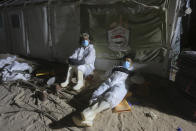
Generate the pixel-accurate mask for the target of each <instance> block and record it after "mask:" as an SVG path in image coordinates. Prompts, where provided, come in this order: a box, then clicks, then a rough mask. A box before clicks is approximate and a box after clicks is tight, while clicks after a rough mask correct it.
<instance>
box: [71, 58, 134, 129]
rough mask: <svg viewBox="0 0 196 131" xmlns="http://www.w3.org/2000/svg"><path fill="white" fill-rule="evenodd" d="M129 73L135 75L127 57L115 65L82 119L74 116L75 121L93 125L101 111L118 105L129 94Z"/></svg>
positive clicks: (82, 114)
mask: <svg viewBox="0 0 196 131" xmlns="http://www.w3.org/2000/svg"><path fill="white" fill-rule="evenodd" d="M129 75H130V76H132V75H133V64H132V60H131V59H130V58H126V60H125V61H124V62H123V65H122V66H117V67H114V68H113V70H112V73H111V75H110V77H109V78H108V79H107V80H106V81H105V82H104V83H102V84H101V85H100V86H99V88H98V89H97V90H95V91H94V93H93V95H92V97H91V99H90V101H89V104H90V107H88V108H86V109H85V110H83V111H82V112H81V119H79V118H77V117H72V119H73V122H74V123H75V124H76V125H78V126H92V125H93V120H94V119H95V117H96V115H97V114H98V113H99V112H101V111H103V110H106V109H110V108H113V107H115V106H117V105H118V104H119V103H120V102H121V101H122V100H123V99H124V97H125V96H126V94H127V89H126V84H125V81H126V79H127V78H128V76H129Z"/></svg>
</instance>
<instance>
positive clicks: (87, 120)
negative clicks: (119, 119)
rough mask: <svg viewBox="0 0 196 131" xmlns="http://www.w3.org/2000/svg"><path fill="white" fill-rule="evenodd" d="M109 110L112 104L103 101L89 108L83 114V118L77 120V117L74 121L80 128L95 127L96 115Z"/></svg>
mask: <svg viewBox="0 0 196 131" xmlns="http://www.w3.org/2000/svg"><path fill="white" fill-rule="evenodd" d="M108 108H110V104H109V103H108V102H106V101H102V102H101V103H96V104H94V105H93V106H91V107H88V108H86V109H85V110H84V111H82V112H81V117H82V118H80V119H79V118H78V119H76V117H75V118H73V121H74V123H75V124H76V125H78V126H93V120H94V119H95V117H96V115H97V114H98V113H100V112H101V111H103V110H105V109H108Z"/></svg>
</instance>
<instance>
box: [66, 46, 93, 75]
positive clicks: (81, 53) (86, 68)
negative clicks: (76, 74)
mask: <svg viewBox="0 0 196 131" xmlns="http://www.w3.org/2000/svg"><path fill="white" fill-rule="evenodd" d="M69 58H71V59H76V60H82V59H84V61H85V64H84V65H79V66H77V69H78V70H80V71H82V72H83V73H84V75H85V76H88V75H89V74H91V73H92V72H93V70H94V69H95V66H94V63H95V58H96V54H95V49H94V47H93V45H92V44H89V45H88V46H87V47H86V48H84V47H80V48H78V49H76V50H75V52H74V53H73V55H71V56H70V57H69Z"/></svg>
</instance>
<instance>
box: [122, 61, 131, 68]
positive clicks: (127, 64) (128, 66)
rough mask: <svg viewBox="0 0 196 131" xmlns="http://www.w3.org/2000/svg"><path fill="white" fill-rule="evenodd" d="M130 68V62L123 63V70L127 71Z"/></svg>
mask: <svg viewBox="0 0 196 131" xmlns="http://www.w3.org/2000/svg"><path fill="white" fill-rule="evenodd" d="M130 66H131V64H130V62H128V61H125V62H123V67H124V68H126V69H128V68H130Z"/></svg>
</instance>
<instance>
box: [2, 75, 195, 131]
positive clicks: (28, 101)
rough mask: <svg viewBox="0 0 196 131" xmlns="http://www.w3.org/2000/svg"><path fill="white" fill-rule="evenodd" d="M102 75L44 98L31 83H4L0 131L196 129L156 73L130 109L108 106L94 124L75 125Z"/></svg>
mask: <svg viewBox="0 0 196 131" xmlns="http://www.w3.org/2000/svg"><path fill="white" fill-rule="evenodd" d="M101 78H102V79H103V72H98V71H97V72H96V75H95V76H94V78H93V79H91V80H89V81H88V85H87V88H85V89H84V91H82V92H81V93H80V94H78V95H76V96H74V95H71V94H69V93H66V92H64V95H63V96H62V95H58V94H52V93H49V94H48V99H47V100H46V101H44V102H42V101H40V100H38V99H37V100H36V98H35V97H34V96H35V91H33V90H32V89H31V88H32V87H31V86H30V85H28V84H24V83H22V82H12V83H2V84H0V131H51V130H57V131H70V130H71V131H176V130H177V128H179V127H180V128H181V129H182V131H196V123H195V122H193V121H190V120H186V119H183V117H182V116H180V115H178V112H177V111H176V110H174V109H173V106H172V103H171V102H170V98H168V96H167V95H166V90H165V89H166V86H169V85H168V84H167V81H166V80H163V79H161V78H158V77H153V76H151V77H148V78H147V81H148V82H149V83H150V84H149V85H148V87H145V88H142V87H141V86H140V88H139V87H138V89H137V88H136V91H133V96H131V97H129V98H128V99H127V100H128V101H129V102H131V103H132V106H131V111H130V112H122V113H113V112H112V111H111V110H107V111H104V112H102V113H100V114H98V115H97V117H96V119H95V121H94V126H93V127H85V128H82V127H77V126H75V125H74V124H73V122H72V120H71V117H72V116H73V115H76V114H78V113H79V112H80V111H81V110H82V109H84V108H85V107H86V105H87V103H88V99H89V97H90V95H91V93H92V91H93V89H94V88H96V87H98V85H99V84H100V83H101V82H102V79H101ZM36 81H39V79H32V80H31V83H34V84H36V85H39V82H36ZM44 86H45V85H42V86H41V85H39V87H40V88H43V87H44ZM41 111H45V113H43V112H42V113H41ZM54 120H56V121H55V122H54Z"/></svg>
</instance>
